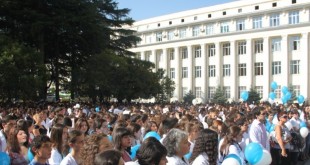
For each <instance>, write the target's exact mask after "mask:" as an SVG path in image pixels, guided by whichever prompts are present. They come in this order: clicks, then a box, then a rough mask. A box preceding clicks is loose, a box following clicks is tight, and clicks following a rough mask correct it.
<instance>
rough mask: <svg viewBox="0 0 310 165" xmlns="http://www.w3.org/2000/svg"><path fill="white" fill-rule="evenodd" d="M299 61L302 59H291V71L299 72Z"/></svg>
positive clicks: (293, 72) (292, 72)
mask: <svg viewBox="0 0 310 165" xmlns="http://www.w3.org/2000/svg"><path fill="white" fill-rule="evenodd" d="M299 61H300V60H291V62H290V73H291V74H299Z"/></svg>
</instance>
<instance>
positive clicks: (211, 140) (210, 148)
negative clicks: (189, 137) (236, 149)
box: [190, 129, 218, 165]
mask: <svg viewBox="0 0 310 165" xmlns="http://www.w3.org/2000/svg"><path fill="white" fill-rule="evenodd" d="M217 146H218V134H217V133H216V132H215V131H213V130H210V129H204V130H202V131H201V132H200V133H199V135H198V137H197V139H196V142H195V146H194V149H193V153H192V156H191V158H190V162H193V161H194V160H195V159H196V157H198V155H200V154H201V153H203V152H205V153H206V154H207V155H208V158H209V163H210V165H216V163H217V162H216V160H217V154H218V150H217Z"/></svg>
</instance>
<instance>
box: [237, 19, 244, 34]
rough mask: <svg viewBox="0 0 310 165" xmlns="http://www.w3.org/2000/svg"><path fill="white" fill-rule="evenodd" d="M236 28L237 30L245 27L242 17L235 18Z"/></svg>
mask: <svg viewBox="0 0 310 165" xmlns="http://www.w3.org/2000/svg"><path fill="white" fill-rule="evenodd" d="M236 26H237V27H236V29H237V31H242V30H244V29H245V20H244V19H240V20H237V23H236Z"/></svg>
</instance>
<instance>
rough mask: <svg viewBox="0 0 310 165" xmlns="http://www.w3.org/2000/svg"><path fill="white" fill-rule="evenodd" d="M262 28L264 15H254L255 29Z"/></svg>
mask: <svg viewBox="0 0 310 165" xmlns="http://www.w3.org/2000/svg"><path fill="white" fill-rule="evenodd" d="M260 28H262V16H258V17H253V29H260Z"/></svg>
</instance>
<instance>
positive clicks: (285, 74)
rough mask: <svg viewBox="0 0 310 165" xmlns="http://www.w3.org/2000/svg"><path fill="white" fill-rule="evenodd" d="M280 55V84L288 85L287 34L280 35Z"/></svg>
mask: <svg viewBox="0 0 310 165" xmlns="http://www.w3.org/2000/svg"><path fill="white" fill-rule="evenodd" d="M281 55H282V57H283V58H282V63H283V64H282V66H283V67H281V69H282V72H281V74H282V78H281V79H282V80H283V84H281V86H282V87H283V86H288V85H289V78H290V77H289V75H290V70H289V68H290V61H289V56H288V55H289V53H288V37H287V35H282V36H281Z"/></svg>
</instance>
